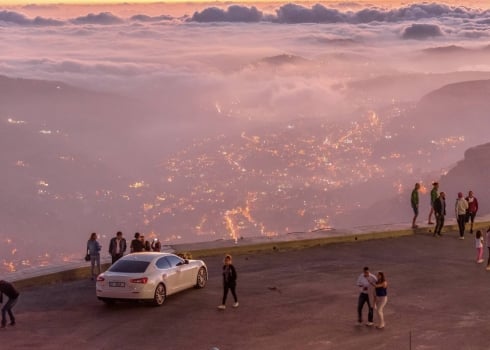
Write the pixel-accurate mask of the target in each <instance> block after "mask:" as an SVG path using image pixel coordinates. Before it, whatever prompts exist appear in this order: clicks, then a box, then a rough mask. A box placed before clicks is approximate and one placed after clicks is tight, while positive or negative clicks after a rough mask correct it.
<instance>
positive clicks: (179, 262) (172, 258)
mask: <svg viewBox="0 0 490 350" xmlns="http://www.w3.org/2000/svg"><path fill="white" fill-rule="evenodd" d="M166 259H167V260H168V262H169V264H170V266H172V267H175V266H178V265H182V263H183V262H184V260H182V259H181V258H179V257H178V256H175V255H169V256H167V257H166Z"/></svg>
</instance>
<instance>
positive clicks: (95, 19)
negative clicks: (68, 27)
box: [71, 12, 124, 25]
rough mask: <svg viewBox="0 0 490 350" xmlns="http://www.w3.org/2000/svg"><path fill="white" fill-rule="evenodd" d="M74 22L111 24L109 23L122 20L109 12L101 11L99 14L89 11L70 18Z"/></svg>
mask: <svg viewBox="0 0 490 350" xmlns="http://www.w3.org/2000/svg"><path fill="white" fill-rule="evenodd" d="M71 22H72V23H74V24H101V25H111V24H120V23H123V22H124V21H123V20H122V19H121V18H119V17H117V16H114V15H113V14H112V13H110V12H101V13H99V14H93V13H89V14H88V15H86V16H81V17H77V18H75V19H73V20H71Z"/></svg>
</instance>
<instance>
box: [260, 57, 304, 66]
mask: <svg viewBox="0 0 490 350" xmlns="http://www.w3.org/2000/svg"><path fill="white" fill-rule="evenodd" d="M308 62H310V61H309V60H307V59H306V58H303V57H301V56H296V55H289V54H281V55H276V56H270V57H264V58H262V59H260V60H258V61H256V62H254V63H252V64H251V65H252V66H263V65H267V66H275V67H280V66H284V65H300V64H305V63H308Z"/></svg>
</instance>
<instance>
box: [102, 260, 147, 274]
mask: <svg viewBox="0 0 490 350" xmlns="http://www.w3.org/2000/svg"><path fill="white" fill-rule="evenodd" d="M148 265H150V262H149V261H134V260H119V261H117V262H116V263H115V264H114V265H112V266H111V267H110V268H109V271H111V272H124V273H142V272H145V271H146V268H147V267H148Z"/></svg>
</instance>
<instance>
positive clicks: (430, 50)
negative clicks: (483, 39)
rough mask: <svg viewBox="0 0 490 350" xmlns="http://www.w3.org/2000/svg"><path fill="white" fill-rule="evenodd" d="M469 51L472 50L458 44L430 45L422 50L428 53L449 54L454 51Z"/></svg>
mask: <svg viewBox="0 0 490 350" xmlns="http://www.w3.org/2000/svg"><path fill="white" fill-rule="evenodd" d="M469 51H471V50H470V49H467V48H464V47H462V46H457V45H449V46H438V47H430V48H427V49H423V50H422V52H424V53H427V54H441V55H448V54H454V53H468V52H469Z"/></svg>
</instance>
